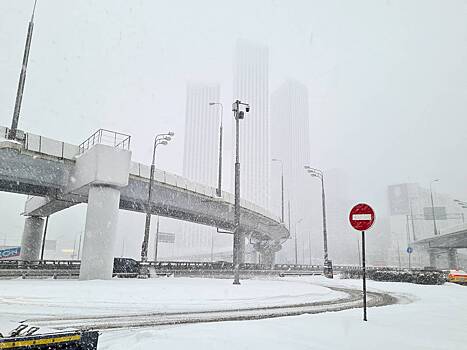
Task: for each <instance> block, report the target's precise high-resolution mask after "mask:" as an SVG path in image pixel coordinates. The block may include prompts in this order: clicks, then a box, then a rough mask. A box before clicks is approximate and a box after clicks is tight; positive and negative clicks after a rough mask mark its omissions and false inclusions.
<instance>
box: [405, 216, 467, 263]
mask: <svg viewBox="0 0 467 350" xmlns="http://www.w3.org/2000/svg"><path fill="white" fill-rule="evenodd" d="M412 244H413V245H414V246H415V247H418V249H423V250H426V251H427V253H428V254H429V256H430V266H432V267H436V266H437V257H438V256H439V255H441V254H447V257H448V265H449V268H450V269H458V268H459V266H458V262H457V249H464V248H467V223H464V224H461V225H456V226H451V227H447V228H444V229H441V230H440V234H439V235H436V236H432V237H428V238H424V239H420V240H418V241H415V242H413V243H412Z"/></svg>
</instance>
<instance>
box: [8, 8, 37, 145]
mask: <svg viewBox="0 0 467 350" xmlns="http://www.w3.org/2000/svg"><path fill="white" fill-rule="evenodd" d="M36 2H37V0H35V1H34V8H33V10H32V15H31V20H30V21H29V26H28V34H27V36H26V45H25V47H24V54H23V64H22V65H21V73H20V76H19V82H18V90H17V91H16V100H15V109H14V111H13V119H12V121H11V128H10V131H9V132H8V139H9V140H15V139H16V132H17V129H18V121H19V114H20V112H21V102H22V101H23V92H24V85H25V82H26V70H27V67H28V60H29V50H30V49H31V41H32V32H33V29H34V12H35V11H36Z"/></svg>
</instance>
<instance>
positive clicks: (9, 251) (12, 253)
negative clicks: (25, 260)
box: [0, 247, 21, 259]
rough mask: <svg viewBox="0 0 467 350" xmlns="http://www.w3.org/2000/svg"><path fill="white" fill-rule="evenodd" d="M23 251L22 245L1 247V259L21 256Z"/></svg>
mask: <svg viewBox="0 0 467 350" xmlns="http://www.w3.org/2000/svg"><path fill="white" fill-rule="evenodd" d="M20 252H21V248H20V247H10V248H5V249H0V259H8V258H13V257H16V256H19V253H20Z"/></svg>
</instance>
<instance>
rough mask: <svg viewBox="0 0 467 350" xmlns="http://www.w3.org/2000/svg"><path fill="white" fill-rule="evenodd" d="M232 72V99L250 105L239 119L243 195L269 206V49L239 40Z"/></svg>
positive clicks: (247, 198)
mask: <svg viewBox="0 0 467 350" xmlns="http://www.w3.org/2000/svg"><path fill="white" fill-rule="evenodd" d="M233 73H234V75H233V100H236V99H239V100H241V101H242V102H245V103H249V104H250V107H251V109H250V112H249V113H247V115H246V116H245V119H243V120H241V121H240V163H241V177H240V183H241V197H242V198H243V199H246V200H248V201H251V202H253V203H255V204H257V205H259V206H261V207H263V208H268V207H269V177H270V175H269V170H270V168H269V167H270V158H271V157H270V150H269V142H270V140H269V50H268V48H267V47H265V46H260V45H256V44H253V43H250V42H248V41H242V40H239V41H238V42H237V44H236V47H235V56H234V71H233ZM233 149H235V148H233Z"/></svg>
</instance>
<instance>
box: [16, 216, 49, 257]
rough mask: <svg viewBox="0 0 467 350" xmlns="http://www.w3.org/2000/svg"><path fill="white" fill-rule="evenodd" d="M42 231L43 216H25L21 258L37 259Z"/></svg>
mask: <svg viewBox="0 0 467 350" xmlns="http://www.w3.org/2000/svg"><path fill="white" fill-rule="evenodd" d="M43 232H44V219H43V218H41V217H38V216H29V217H26V219H25V220H24V230H23V238H22V239H21V253H20V259H21V260H27V261H33V260H39V255H40V252H41V243H42V234H43Z"/></svg>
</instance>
